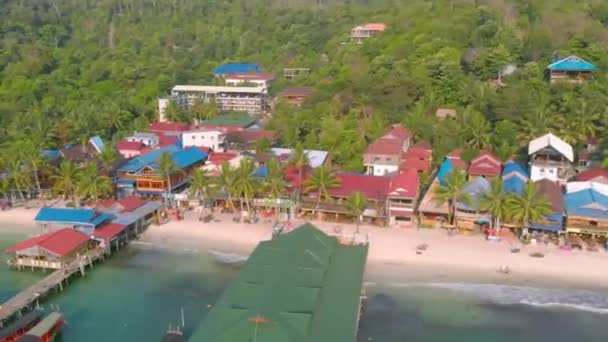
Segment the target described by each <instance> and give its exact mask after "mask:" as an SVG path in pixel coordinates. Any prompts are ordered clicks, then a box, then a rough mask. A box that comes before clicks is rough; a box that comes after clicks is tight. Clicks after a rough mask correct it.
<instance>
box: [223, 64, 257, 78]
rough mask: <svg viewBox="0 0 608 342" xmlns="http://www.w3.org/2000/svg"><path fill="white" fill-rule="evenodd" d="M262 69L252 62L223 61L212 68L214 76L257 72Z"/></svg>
mask: <svg viewBox="0 0 608 342" xmlns="http://www.w3.org/2000/svg"><path fill="white" fill-rule="evenodd" d="M260 72H262V69H260V67H258V65H257V64H253V63H225V64H222V65H220V66H219V67H217V68H215V69H214V70H213V74H214V75H215V76H221V75H229V74H258V73H260Z"/></svg>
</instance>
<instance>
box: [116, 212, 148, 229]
mask: <svg viewBox="0 0 608 342" xmlns="http://www.w3.org/2000/svg"><path fill="white" fill-rule="evenodd" d="M142 217H144V215H141V214H136V213H120V214H116V218H115V219H114V220H113V221H112V223H117V224H121V225H125V226H130V225H131V224H133V223H135V222H137V221H138V220H140V219H141V218H142Z"/></svg>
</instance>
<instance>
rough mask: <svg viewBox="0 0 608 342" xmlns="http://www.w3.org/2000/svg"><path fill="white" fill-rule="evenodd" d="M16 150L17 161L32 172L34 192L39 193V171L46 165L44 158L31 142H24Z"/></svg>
mask: <svg viewBox="0 0 608 342" xmlns="http://www.w3.org/2000/svg"><path fill="white" fill-rule="evenodd" d="M17 147H18V149H17V150H16V151H15V152H16V153H17V155H18V156H19V159H21V160H23V161H24V162H25V163H26V165H27V167H28V168H29V169H30V170H31V171H32V173H33V176H34V184H35V185H36V190H37V191H38V193H40V175H39V173H40V171H41V169H43V168H44V167H45V166H46V165H47V163H46V159H45V158H44V156H43V155H42V154H41V153H40V148H39V147H38V146H36V145H35V144H34V142H33V141H30V140H24V141H22V142H20V143H19V144H18V145H17Z"/></svg>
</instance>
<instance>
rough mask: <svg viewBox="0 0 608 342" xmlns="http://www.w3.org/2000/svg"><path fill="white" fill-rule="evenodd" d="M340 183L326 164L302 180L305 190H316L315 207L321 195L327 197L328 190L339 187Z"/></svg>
mask: <svg viewBox="0 0 608 342" xmlns="http://www.w3.org/2000/svg"><path fill="white" fill-rule="evenodd" d="M341 184H342V181H341V180H340V179H339V178H337V177H336V175H335V173H334V172H332V171H331V170H330V169H329V168H328V167H327V166H321V167H318V168H316V169H315V171H314V172H313V173H312V175H311V176H310V178H308V179H306V180H305V181H304V185H306V189H305V190H306V191H307V192H309V191H317V208H318V207H319V205H320V204H321V197H323V198H325V199H328V198H329V197H330V196H329V190H330V189H335V188H339V187H340V185H341Z"/></svg>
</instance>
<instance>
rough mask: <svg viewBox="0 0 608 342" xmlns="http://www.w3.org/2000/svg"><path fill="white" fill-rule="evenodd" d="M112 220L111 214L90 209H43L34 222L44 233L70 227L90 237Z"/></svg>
mask: <svg viewBox="0 0 608 342" xmlns="http://www.w3.org/2000/svg"><path fill="white" fill-rule="evenodd" d="M112 218H113V216H112V215H111V214H107V213H103V212H99V211H96V210H94V209H89V208H51V207H43V208H41V209H40V210H39V211H38V214H37V215H36V217H35V218H34V221H35V222H36V223H37V224H39V225H40V226H41V227H42V230H43V231H48V230H53V229H56V228H57V227H66V226H68V227H71V228H74V229H75V230H78V231H80V232H82V233H84V234H87V236H88V235H91V234H92V233H93V231H94V230H95V228H96V227H99V226H101V225H103V224H105V223H107V222H109V221H110V220H112Z"/></svg>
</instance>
